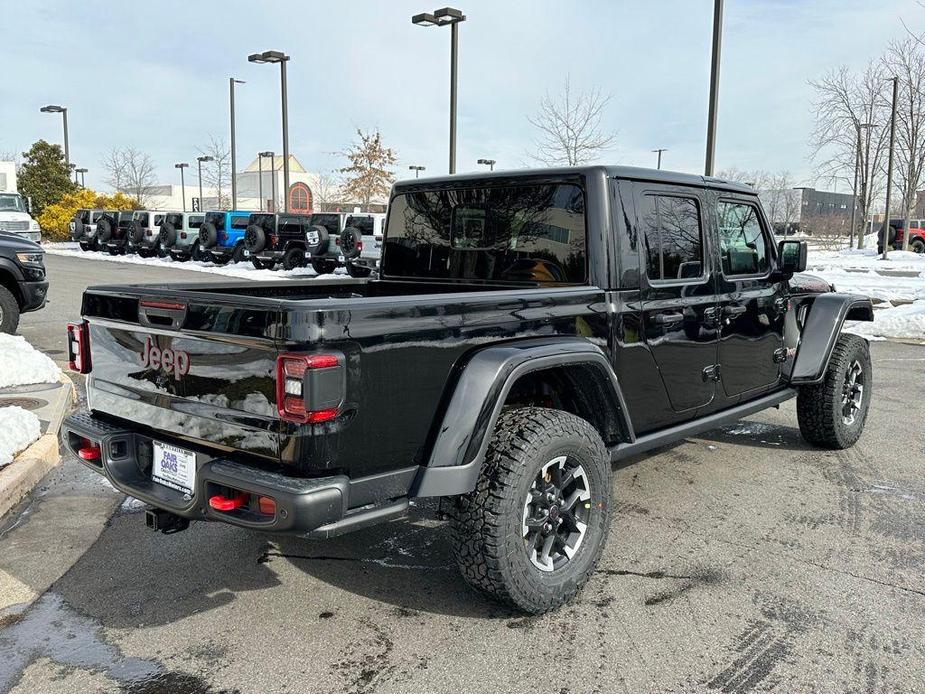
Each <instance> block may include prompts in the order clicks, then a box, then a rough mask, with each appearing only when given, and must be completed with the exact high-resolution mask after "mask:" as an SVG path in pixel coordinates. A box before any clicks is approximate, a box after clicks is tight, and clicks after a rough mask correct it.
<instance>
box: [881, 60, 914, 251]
mask: <svg viewBox="0 0 925 694" xmlns="http://www.w3.org/2000/svg"><path fill="white" fill-rule="evenodd" d="M898 96H899V78H898V77H893V107H892V113H891V115H890V157H889V163H888V164H887V168H886V211H885V212H884V213H883V259H884V260H886V259H887V253H888V249H889V246H890V244H889V240H890V195H892V193H893V144H894V143H895V141H896V101H897V97H898ZM905 238H906V239H907V240H908V238H909V230H908V229H906V230H905ZM904 243H905V242H904Z"/></svg>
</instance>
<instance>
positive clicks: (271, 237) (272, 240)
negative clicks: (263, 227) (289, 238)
mask: <svg viewBox="0 0 925 694" xmlns="http://www.w3.org/2000/svg"><path fill="white" fill-rule="evenodd" d="M278 240H279V239H277V238H276V234H270V235H269V236H267V242H268V243H269V244H270V246H271V247H273V246H275V245H276V242H277V241H278Z"/></svg>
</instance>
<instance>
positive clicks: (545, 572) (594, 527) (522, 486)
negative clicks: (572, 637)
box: [451, 407, 612, 614]
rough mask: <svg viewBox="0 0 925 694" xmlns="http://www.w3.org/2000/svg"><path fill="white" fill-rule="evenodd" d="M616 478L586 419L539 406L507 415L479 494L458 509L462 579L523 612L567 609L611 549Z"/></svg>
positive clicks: (487, 459)
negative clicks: (606, 548) (605, 550)
mask: <svg viewBox="0 0 925 694" xmlns="http://www.w3.org/2000/svg"><path fill="white" fill-rule="evenodd" d="M611 476H612V472H611V467H610V459H609V458H608V455H607V449H606V448H605V447H604V442H603V441H601V437H600V436H599V435H598V433H597V431H596V430H595V429H594V427H592V426H591V425H590V424H589V423H588V422H587V421H585V420H584V419H581V418H579V417H576V416H575V415H573V414H569V413H567V412H562V411H560V410H550V409H544V408H537V407H527V408H522V409H516V410H511V411H508V412H505V413H504V414H502V415H501V417H500V418H499V420H498V424H497V426H496V427H495V431H494V433H493V435H492V438H491V441H490V443H489V446H488V452H487V454H486V457H485V462H484V464H483V466H482V471H481V473H480V475H479V479H478V482H477V483H476V488H475V490H474V491H472V492H470V493H468V494H464V495H462V496H460V497H459V498H458V499H457V502H456V506H455V508H454V510H453V518H452V522H451V530H452V533H453V540H454V543H455V549H456V562H457V564H458V566H459V569H460V571H461V572H462V575H463V577H464V578H465V579H466V581H467V582H468V583H469V585H471V586H473V587H474V588H476V589H478V590H480V591H482V592H483V593H486V594H487V595H489V596H490V597H492V598H494V599H496V600H500V601H502V602H505V603H508V604H510V605H512V606H514V607H516V608H518V609H520V610H523V611H524V612H529V613H533V614H538V613H541V612H546V611H548V610H551V609H554V608H556V607H559V606H560V605H562V604H564V603H565V602H568V601H569V600H570V599H571V598H572V597H574V595H575V594H576V593H577V592H578V591H579V590H580V589H581V587H582V586H583V585H584V584H585V582H586V581H587V580H588V578H589V577H590V576H591V574H592V573H593V572H594V568H595V567H596V566H597V562H598V560H599V559H600V556H601V552H602V551H603V548H604V544H605V543H606V541H607V534H608V531H609V520H610V519H609V513H610V496H611V489H610V485H611Z"/></svg>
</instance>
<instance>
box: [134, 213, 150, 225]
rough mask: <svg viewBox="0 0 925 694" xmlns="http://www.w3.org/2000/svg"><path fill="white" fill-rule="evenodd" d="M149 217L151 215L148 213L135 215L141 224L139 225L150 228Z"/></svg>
mask: <svg viewBox="0 0 925 694" xmlns="http://www.w3.org/2000/svg"><path fill="white" fill-rule="evenodd" d="M148 216H149V215H148V213H147V212H136V213H135V219H137V220H138V222H139V223H140V224H141V226H143V227H146V226H148Z"/></svg>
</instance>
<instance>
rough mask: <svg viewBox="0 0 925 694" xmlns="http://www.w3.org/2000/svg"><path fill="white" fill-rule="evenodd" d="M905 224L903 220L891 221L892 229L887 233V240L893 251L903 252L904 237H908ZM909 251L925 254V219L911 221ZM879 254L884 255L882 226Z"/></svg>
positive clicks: (879, 236)
mask: <svg viewBox="0 0 925 694" xmlns="http://www.w3.org/2000/svg"><path fill="white" fill-rule="evenodd" d="M904 224H905V222H904V221H903V220H902V219H891V220H890V229H889V231H888V232H887V234H888V237H887V238H888V240H889V244H890V247H891V248H892V249H893V250H896V251H901V250H902V248H903V237H904V236H905V235H906V230H905V228H904ZM909 250H910V251H914V252H915V253H925V219H910V220H909ZM877 252H878V253H883V226H882V225H881V227H880V233H879V234H878V235H877Z"/></svg>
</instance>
